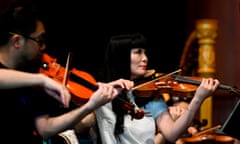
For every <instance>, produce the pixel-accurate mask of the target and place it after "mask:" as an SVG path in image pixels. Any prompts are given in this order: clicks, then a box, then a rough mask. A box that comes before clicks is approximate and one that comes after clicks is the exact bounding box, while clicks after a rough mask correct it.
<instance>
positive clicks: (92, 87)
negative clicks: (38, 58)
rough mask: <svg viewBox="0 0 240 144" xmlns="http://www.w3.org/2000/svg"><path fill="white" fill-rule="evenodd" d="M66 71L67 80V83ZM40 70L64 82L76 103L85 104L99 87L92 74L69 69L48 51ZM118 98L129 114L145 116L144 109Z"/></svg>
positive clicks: (44, 55) (137, 116) (136, 116)
mask: <svg viewBox="0 0 240 144" xmlns="http://www.w3.org/2000/svg"><path fill="white" fill-rule="evenodd" d="M66 71H67V80H66V83H65V82H64V81H65V76H66ZM39 72H40V73H43V74H45V75H47V76H49V77H50V78H52V79H54V80H56V81H58V82H61V83H63V82H64V83H65V84H64V85H66V86H67V88H68V90H69V91H70V93H71V94H72V100H73V102H74V103H75V104H83V103H85V102H87V101H88V100H89V98H90V97H91V96H92V94H93V92H94V91H96V90H97V89H98V86H97V85H96V80H95V79H94V77H93V76H92V75H90V74H89V73H87V72H84V71H80V70H77V69H76V68H72V69H71V70H69V71H68V70H66V68H64V67H62V66H61V65H60V64H58V63H57V59H55V58H52V57H50V56H49V55H48V54H46V53H44V54H43V56H42V66H41V67H40V69H39ZM122 92H124V91H122ZM116 99H117V100H118V101H119V102H120V103H121V105H122V108H123V109H125V110H127V111H129V114H131V115H132V117H133V118H136V119H141V118H142V117H143V116H144V112H143V110H141V109H136V108H135V105H134V104H132V103H130V102H127V101H124V100H122V99H120V97H116Z"/></svg>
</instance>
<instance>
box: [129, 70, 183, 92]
mask: <svg viewBox="0 0 240 144" xmlns="http://www.w3.org/2000/svg"><path fill="white" fill-rule="evenodd" d="M181 71H182V69H178V70H176V71H173V72H171V73H168V74H165V75H163V76H160V77H157V78H155V79H153V80H151V81H148V82H145V83H142V84H140V85H137V86H135V87H133V88H132V89H131V90H136V89H138V88H140V87H142V86H145V85H147V84H149V83H151V82H154V81H156V80H159V79H162V78H166V77H169V76H171V75H173V74H176V73H178V72H181Z"/></svg>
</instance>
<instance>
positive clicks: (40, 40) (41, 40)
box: [9, 32, 45, 47]
mask: <svg viewBox="0 0 240 144" xmlns="http://www.w3.org/2000/svg"><path fill="white" fill-rule="evenodd" d="M9 34H10V35H14V34H18V35H21V36H23V37H25V38H27V39H30V40H33V41H35V42H37V43H38V44H39V46H40V47H41V46H42V45H43V44H44V43H45V38H44V36H43V35H41V36H40V37H39V38H33V37H30V36H27V35H25V34H20V33H14V32H9Z"/></svg>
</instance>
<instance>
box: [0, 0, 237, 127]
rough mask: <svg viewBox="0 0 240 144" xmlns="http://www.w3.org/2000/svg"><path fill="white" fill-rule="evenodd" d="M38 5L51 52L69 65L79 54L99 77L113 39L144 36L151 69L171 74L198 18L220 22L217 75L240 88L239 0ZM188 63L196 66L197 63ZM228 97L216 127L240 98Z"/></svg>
mask: <svg viewBox="0 0 240 144" xmlns="http://www.w3.org/2000/svg"><path fill="white" fill-rule="evenodd" d="M14 1H18V0H0V10H2V9H4V8H5V7H7V6H8V5H9V4H10V3H11V2H14ZM32 1H33V2H34V3H36V5H37V7H38V10H40V12H41V14H42V16H43V18H44V22H45V25H46V29H47V33H48V34H47V36H48V40H47V50H46V51H47V53H48V54H49V55H50V56H52V57H56V58H57V61H58V62H59V63H60V64H61V65H63V66H64V65H65V63H66V60H67V54H68V52H73V54H74V57H73V61H72V66H73V67H76V68H78V69H79V70H83V71H86V72H89V73H90V74H92V75H93V76H95V78H97V76H98V74H99V71H100V70H101V68H102V64H103V55H104V51H105V48H106V46H107V43H108V41H109V39H110V37H111V36H112V35H116V34H123V33H129V32H141V33H143V34H144V35H145V36H146V37H147V39H148V44H149V47H150V48H151V51H150V52H149V62H150V63H149V69H152V68H153V69H156V70H157V71H158V72H165V73H167V72H172V71H175V70H176V69H178V68H179V63H180V59H181V56H182V54H183V48H184V45H185V42H186V40H187V38H188V36H189V34H190V33H191V32H192V31H193V30H194V29H195V22H196V20H198V19H203V18H204V19H205V18H207V19H215V20H217V21H218V23H219V24H218V31H217V32H218V36H217V38H216V45H215V53H216V59H215V62H216V73H214V74H213V75H214V76H215V77H216V78H218V79H219V80H220V82H221V83H222V84H226V85H229V86H236V87H240V80H239V79H240V75H239V73H240V64H239V62H240V57H239V53H240V48H239V47H240V42H239V39H240V26H239V25H240V19H239V18H240V12H239V6H240V2H239V0H168V1H156V2H151V1H126V2H125V1H114V2H108V1H97V2H95V1H87V2H86V1H77V0H62V1H61V0H59V1H53V0H52V1H50V0H32ZM196 50H198V49H196ZM190 55H191V53H190ZM196 57H197V56H196ZM196 57H195V59H196ZM187 62H188V63H190V64H191V63H192V62H193V59H187ZM225 93H227V94H222V95H216V96H213V101H212V102H213V105H212V117H213V118H212V124H213V125H212V126H214V125H218V124H222V123H223V122H224V120H225V119H226V118H227V116H228V115H229V113H230V112H231V110H232V108H233V106H234V104H235V102H236V97H231V96H230V95H229V94H228V91H225ZM238 99H239V97H238ZM208 108H209V107H208ZM209 110H210V111H211V108H209ZM203 113H204V112H203Z"/></svg>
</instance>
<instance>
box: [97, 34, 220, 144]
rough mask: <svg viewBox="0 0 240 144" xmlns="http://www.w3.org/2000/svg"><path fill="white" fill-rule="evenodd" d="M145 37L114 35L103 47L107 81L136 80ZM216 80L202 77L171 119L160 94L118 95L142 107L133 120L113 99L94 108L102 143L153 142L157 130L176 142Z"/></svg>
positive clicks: (144, 61)
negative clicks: (183, 107)
mask: <svg viewBox="0 0 240 144" xmlns="http://www.w3.org/2000/svg"><path fill="white" fill-rule="evenodd" d="M147 48H148V47H147V45H146V39H145V37H144V36H143V35H142V34H139V33H137V34H126V35H119V36H113V37H112V38H111V39H110V42H109V45H108V47H107V50H106V56H105V58H106V61H105V62H106V63H105V66H106V71H105V72H104V74H106V76H105V77H104V78H103V79H104V80H107V81H112V80H116V79H119V78H124V79H129V80H133V81H135V82H137V79H140V78H142V77H144V75H145V74H146V70H147V68H148V57H147V55H146V51H147ZM218 85H219V81H218V80H216V79H211V78H210V79H203V80H202V82H201V84H200V86H199V87H198V89H197V90H196V93H195V95H194V97H193V99H192V101H191V102H190V104H189V107H188V109H187V110H186V112H185V113H184V114H183V115H182V116H181V117H180V118H178V119H177V120H176V121H174V120H173V119H172V117H171V115H170V113H169V111H168V106H167V104H166V103H165V101H164V99H163V98H162V97H161V96H158V95H155V96H151V97H147V98H146V99H145V98H142V97H139V96H137V95H134V94H133V93H131V91H130V92H128V93H127V94H125V95H121V96H122V97H123V98H124V99H126V100H128V101H131V102H133V103H135V104H136V105H137V106H138V107H139V108H141V109H142V110H144V113H145V114H144V117H143V118H142V119H138V120H136V119H132V118H131V117H130V116H129V115H127V112H126V111H124V110H123V109H121V105H119V104H118V103H117V102H115V101H114V100H113V101H112V102H109V103H107V104H106V105H104V106H102V107H100V108H98V109H97V110H96V117H97V123H98V127H99V132H100V136H101V140H102V143H103V144H117V143H124V144H146V143H147V144H153V143H154V136H155V134H156V131H157V129H160V130H161V133H162V135H163V137H164V139H166V141H168V142H175V141H176V140H177V139H178V138H179V137H180V135H181V134H182V133H183V132H184V131H185V130H186V129H187V128H188V127H189V125H190V124H191V122H192V120H193V118H194V116H195V114H196V112H197V110H198V108H199V107H200V105H201V103H202V102H203V101H204V99H205V98H206V97H207V96H209V95H211V94H212V92H214V91H215V89H216V88H217V86H218Z"/></svg>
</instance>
